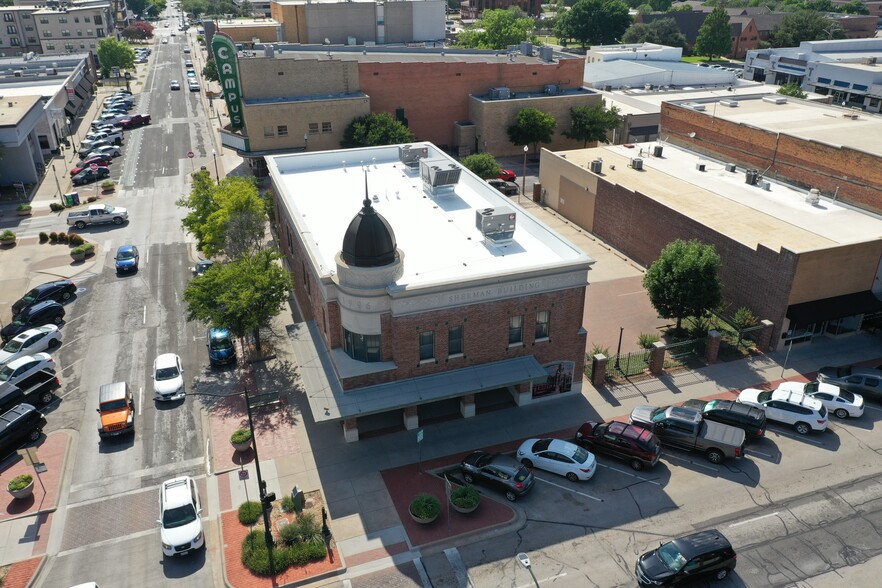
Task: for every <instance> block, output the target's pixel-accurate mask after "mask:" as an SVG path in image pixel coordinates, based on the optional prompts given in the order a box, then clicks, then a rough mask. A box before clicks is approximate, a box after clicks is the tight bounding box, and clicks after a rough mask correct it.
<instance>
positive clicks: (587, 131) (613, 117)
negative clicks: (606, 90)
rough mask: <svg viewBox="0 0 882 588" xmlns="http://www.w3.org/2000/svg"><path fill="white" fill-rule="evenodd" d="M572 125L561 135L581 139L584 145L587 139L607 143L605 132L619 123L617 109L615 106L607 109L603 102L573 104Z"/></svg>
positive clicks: (571, 109)
mask: <svg viewBox="0 0 882 588" xmlns="http://www.w3.org/2000/svg"><path fill="white" fill-rule="evenodd" d="M570 114H571V115H572V117H573V125H572V127H571V128H570V130H569V131H564V132H563V135H564V136H565V137H569V138H570V139H575V140H576V141H582V146H583V147H586V146H587V145H588V142H589V141H598V142H601V143H609V139H608V138H607V133H609V132H610V131H612V130H613V129H615V128H618V127H619V125H620V124H621V121H620V120H619V109H618V108H616V107H615V106H613V107H611V108H609V109H608V110H607V108H606V106H605V105H604V103H603V102H601V103H600V104H595V105H594V106H574V107H573V108H570Z"/></svg>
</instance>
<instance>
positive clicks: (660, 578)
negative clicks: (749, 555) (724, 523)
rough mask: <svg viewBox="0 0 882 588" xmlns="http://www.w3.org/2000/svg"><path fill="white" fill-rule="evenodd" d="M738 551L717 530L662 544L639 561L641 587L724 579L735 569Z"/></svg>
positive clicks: (636, 571) (637, 569) (636, 570)
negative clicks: (736, 552)
mask: <svg viewBox="0 0 882 588" xmlns="http://www.w3.org/2000/svg"><path fill="white" fill-rule="evenodd" d="M736 559H737V558H736V555H735V550H734V549H732V544H731V543H729V540H728V539H726V537H725V536H724V535H723V534H722V533H720V532H719V531H717V530H716V529H713V530H710V531H701V532H700V533H693V534H692V535H687V536H685V537H680V538H678V539H674V540H673V541H668V542H667V543H662V544H661V545H659V546H658V547H657V548H656V549H653V550H652V551H647V552H646V553H644V554H643V555H641V556H640V557H639V558H638V559H637V565H636V567H635V570H634V573H635V574H636V575H637V582H638V583H639V584H640V586H672V585H674V584H681V583H683V584H686V583H692V582H694V581H696V580H704V579H713V580H723V579H725V578H726V577H727V576H728V575H729V573H730V572H731V571H732V570H734V569H735V562H736Z"/></svg>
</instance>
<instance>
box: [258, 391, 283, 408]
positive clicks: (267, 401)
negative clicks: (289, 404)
mask: <svg viewBox="0 0 882 588" xmlns="http://www.w3.org/2000/svg"><path fill="white" fill-rule="evenodd" d="M280 396H281V395H280V393H279V392H265V393H263V394H256V395H254V396H252V397H251V408H261V407H264V406H275V405H277V404H280V403H281V402H282V400H281V397H280Z"/></svg>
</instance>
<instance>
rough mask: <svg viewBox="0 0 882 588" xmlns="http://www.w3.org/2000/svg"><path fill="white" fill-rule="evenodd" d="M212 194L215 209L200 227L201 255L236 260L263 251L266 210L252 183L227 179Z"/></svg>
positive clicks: (236, 178) (239, 178)
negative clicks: (222, 256)
mask: <svg viewBox="0 0 882 588" xmlns="http://www.w3.org/2000/svg"><path fill="white" fill-rule="evenodd" d="M209 179H210V178H209ZM213 193H214V195H213V200H214V203H215V205H216V206H217V208H216V209H215V210H214V211H213V212H211V213H210V214H209V215H208V217H207V218H206V219H205V223H204V224H203V225H202V232H201V235H202V249H201V251H202V252H203V253H205V255H207V256H209V257H217V256H220V255H225V256H227V257H229V258H232V259H236V258H239V257H241V256H243V255H246V254H249V253H253V252H256V251H259V250H260V249H263V244H264V235H265V232H266V209H265V206H264V202H263V200H261V198H260V195H259V194H258V190H257V185H256V184H255V182H254V179H253V178H245V177H237V176H229V177H226V178H224V179H223V180H222V181H221V183H220V185H218V186H217V187H216V188H214V190H213Z"/></svg>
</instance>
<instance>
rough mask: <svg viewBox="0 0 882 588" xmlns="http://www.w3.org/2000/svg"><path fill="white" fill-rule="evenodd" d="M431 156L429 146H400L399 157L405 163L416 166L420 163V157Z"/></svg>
mask: <svg viewBox="0 0 882 588" xmlns="http://www.w3.org/2000/svg"><path fill="white" fill-rule="evenodd" d="M428 156H429V148H428V147H414V146H413V145H403V146H401V147H399V148H398V159H399V160H400V161H401V163H403V164H404V165H406V166H408V167H412V168H415V167H417V166H418V165H419V163H420V159H425V158H426V157H428Z"/></svg>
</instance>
